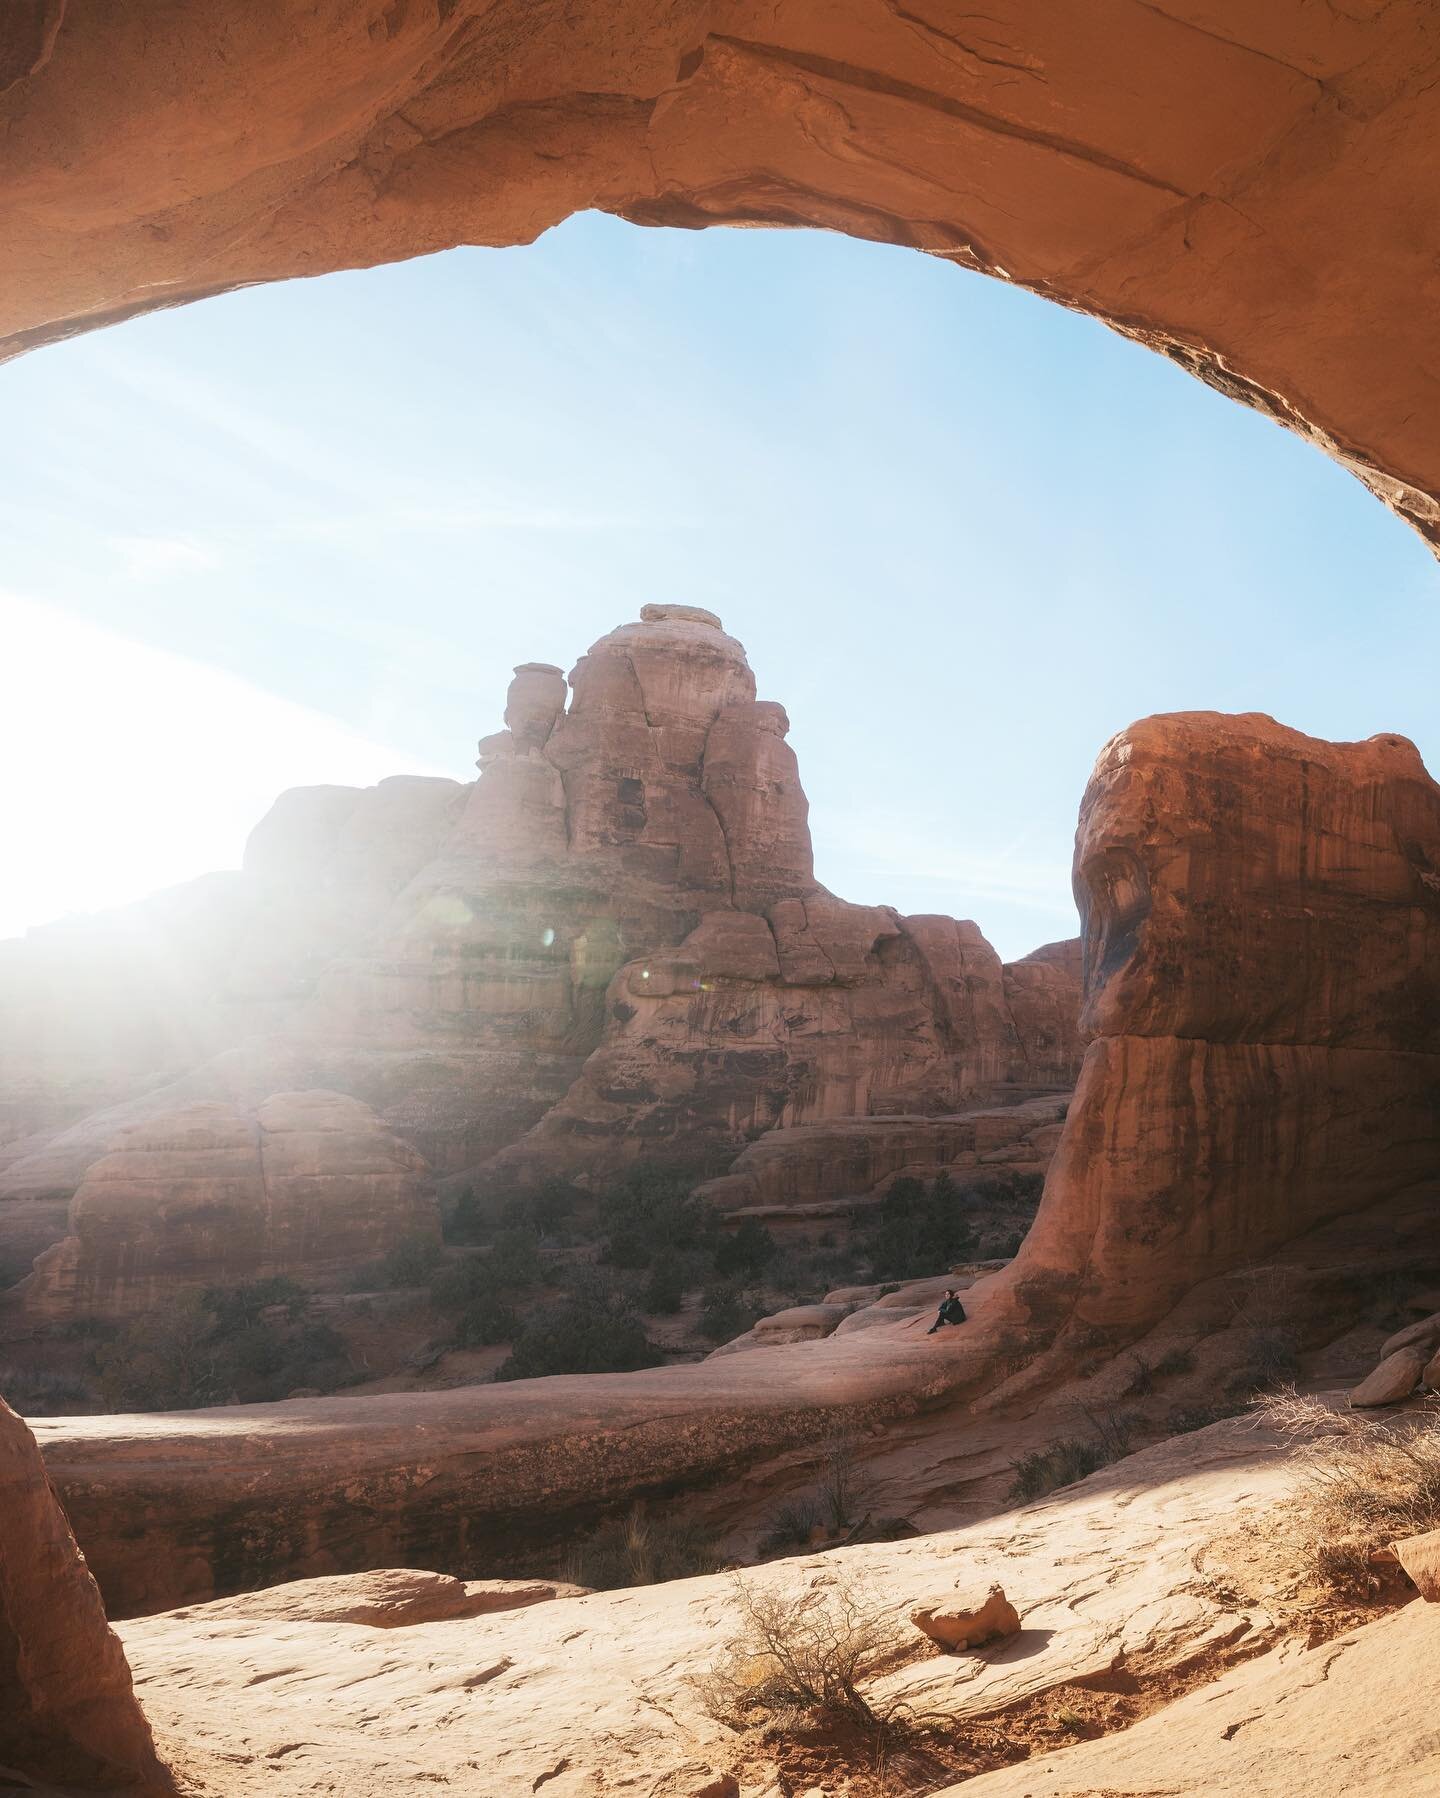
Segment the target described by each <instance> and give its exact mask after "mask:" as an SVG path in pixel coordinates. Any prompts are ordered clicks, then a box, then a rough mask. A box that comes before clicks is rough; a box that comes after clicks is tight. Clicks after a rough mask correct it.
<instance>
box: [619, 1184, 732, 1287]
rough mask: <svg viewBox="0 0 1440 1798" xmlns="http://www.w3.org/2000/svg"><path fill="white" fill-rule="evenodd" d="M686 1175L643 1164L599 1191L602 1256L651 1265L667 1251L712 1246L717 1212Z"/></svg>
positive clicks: (629, 1264)
mask: <svg viewBox="0 0 1440 1798" xmlns="http://www.w3.org/2000/svg"><path fill="white" fill-rule="evenodd" d="M692 1185H693V1182H692V1181H691V1179H690V1178H689V1177H688V1176H683V1175H679V1174H676V1173H672V1172H667V1171H665V1170H663V1169H659V1168H655V1167H652V1166H651V1165H650V1164H649V1163H648V1162H639V1163H637V1164H636V1166H634V1167H633V1168H631V1169H629V1170H628V1171H627V1173H626V1174H625V1176H624V1178H623V1179H621V1180H619V1181H617V1183H616V1184H615V1185H614V1186H612V1187H610V1188H609V1189H608V1190H607V1191H606V1192H604V1193H602V1194H601V1195H600V1202H599V1217H600V1229H601V1232H602V1241H601V1245H600V1259H601V1260H602V1261H603V1262H606V1263H608V1264H609V1265H610V1266H612V1267H628V1268H642V1267H649V1265H650V1263H651V1261H652V1260H653V1259H654V1258H655V1256H656V1255H657V1254H658V1253H659V1252H660V1251H661V1250H663V1249H674V1250H676V1251H678V1252H680V1253H682V1254H683V1253H687V1252H693V1251H697V1250H698V1251H702V1252H703V1253H705V1254H706V1255H708V1254H710V1253H712V1252H713V1250H714V1246H715V1243H716V1240H717V1225H716V1220H715V1215H714V1213H713V1212H712V1211H711V1209H710V1207H709V1206H708V1205H704V1204H702V1203H701V1202H700V1200H699V1199H697V1198H696V1197H695V1196H694V1194H693V1192H692V1191H691V1187H692Z"/></svg>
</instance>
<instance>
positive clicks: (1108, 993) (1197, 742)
mask: <svg viewBox="0 0 1440 1798" xmlns="http://www.w3.org/2000/svg"><path fill="white" fill-rule="evenodd" d="M1075 891H1076V897H1077V900H1078V902H1079V905H1080V908H1081V914H1082V918H1083V921H1084V925H1085V930H1084V945H1085V964H1086V978H1087V984H1086V1003H1085V1010H1084V1013H1083V1015H1082V1019H1081V1023H1082V1027H1083V1028H1084V1029H1085V1030H1086V1031H1088V1032H1089V1033H1090V1034H1091V1035H1092V1036H1093V1039H1094V1040H1093V1041H1092V1042H1091V1044H1090V1047H1089V1048H1088V1049H1087V1051H1086V1054H1085V1061H1084V1066H1083V1068H1082V1071H1081V1076H1080V1083H1079V1086H1078V1088H1077V1090H1076V1094H1075V1098H1074V1100H1073V1102H1072V1103H1071V1105H1070V1109H1069V1114H1068V1118H1067V1121H1066V1125H1065V1131H1064V1135H1063V1137H1062V1139H1061V1143H1060V1147H1059V1149H1058V1151H1057V1153H1056V1157H1055V1160H1054V1162H1053V1163H1052V1165H1051V1168H1050V1173H1049V1177H1048V1179H1047V1183H1046V1188H1045V1197H1044V1200H1043V1201H1042V1204H1041V1208H1040V1213H1039V1215H1038V1217H1037V1218H1036V1221H1035V1225H1034V1228H1033V1229H1032V1230H1031V1232H1030V1234H1029V1236H1028V1238H1027V1239H1026V1242H1025V1244H1024V1247H1023V1248H1022V1250H1021V1252H1020V1256H1019V1258H1018V1259H1017V1261H1016V1263H1015V1264H1014V1267H1013V1269H1012V1270H1011V1271H1010V1272H1009V1273H1008V1274H1007V1275H1005V1276H1002V1280H1003V1282H1004V1286H1005V1290H1006V1292H1007V1294H1008V1300H1007V1302H1013V1303H1014V1304H1015V1305H1016V1307H1017V1310H1019V1311H1020V1312H1022V1313H1023V1314H1025V1315H1027V1316H1029V1317H1030V1318H1031V1319H1032V1320H1034V1321H1039V1320H1041V1319H1043V1318H1047V1317H1050V1316H1054V1315H1058V1312H1054V1311H1052V1310H1051V1307H1052V1306H1058V1307H1061V1308H1063V1310H1064V1311H1065V1312H1067V1313H1069V1315H1070V1316H1071V1319H1072V1323H1073V1325H1074V1326H1075V1327H1077V1328H1092V1329H1093V1328H1097V1327H1100V1328H1117V1329H1122V1330H1123V1329H1133V1328H1135V1327H1136V1326H1139V1325H1142V1324H1145V1323H1148V1322H1151V1321H1153V1320H1154V1319H1155V1318H1157V1317H1158V1316H1159V1315H1161V1314H1162V1313H1163V1312H1164V1311H1165V1310H1166V1309H1168V1308H1169V1306H1170V1305H1172V1304H1173V1303H1174V1301H1175V1300H1176V1299H1177V1298H1178V1297H1179V1296H1180V1294H1181V1293H1182V1292H1184V1291H1185V1290H1187V1289H1188V1288H1189V1287H1190V1286H1192V1285H1194V1284H1195V1283H1196V1281H1197V1280H1199V1279H1202V1278H1205V1277H1206V1276H1208V1275H1210V1274H1212V1273H1215V1272H1217V1271H1219V1270H1220V1269H1222V1268H1224V1267H1235V1266H1239V1265H1242V1264H1244V1263H1245V1262H1247V1261H1250V1260H1254V1259H1256V1258H1259V1257H1263V1256H1264V1255H1266V1254H1267V1253H1269V1252H1270V1251H1271V1250H1272V1249H1274V1248H1275V1246H1276V1245H1278V1244H1279V1243H1282V1242H1284V1241H1285V1240H1287V1239H1288V1238H1292V1237H1295V1236H1297V1235H1299V1234H1300V1233H1301V1232H1303V1231H1305V1230H1306V1229H1310V1228H1313V1227H1315V1226H1317V1225H1320V1224H1322V1223H1323V1222H1324V1221H1325V1220H1327V1219H1329V1218H1334V1217H1338V1216H1341V1215H1344V1214H1346V1213H1359V1212H1362V1211H1364V1210H1365V1209H1366V1208H1367V1207H1368V1206H1374V1205H1377V1204H1380V1203H1383V1202H1389V1201H1391V1200H1394V1199H1396V1198H1397V1197H1398V1196H1399V1195H1401V1194H1403V1193H1404V1192H1405V1190H1406V1189H1407V1188H1410V1187H1413V1186H1415V1185H1416V1184H1417V1183H1418V1182H1421V1181H1424V1180H1427V1179H1430V1178H1433V1177H1434V1174H1435V1170H1436V1165H1437V1163H1436V1144H1437V1142H1440V1003H1437V997H1440V787H1437V786H1436V784H1435V783H1434V781H1432V780H1431V779H1430V777H1429V775H1428V774H1427V773H1426V771H1425V768H1424V766H1423V764H1422V762H1421V760H1420V757H1419V755H1418V753H1417V752H1416V750H1415V748H1414V745H1413V744H1411V743H1409V742H1407V741H1406V740H1405V739H1404V738H1402V737H1395V736H1380V737H1374V738H1371V739H1370V740H1369V741H1368V742H1364V743H1324V742H1320V741H1318V740H1317V739H1315V738H1313V737H1306V736H1302V735H1301V734H1300V733H1299V732H1298V731H1291V730H1286V729H1285V728H1283V727H1282V726H1280V725H1278V724H1276V723H1275V722H1274V721H1273V720H1272V719H1269V718H1265V717H1262V716H1259V715H1256V714H1249V715H1246V716H1243V717H1225V716H1221V715H1219V714H1216V713H1204V712H1202V713H1184V714H1179V715H1176V716H1172V717H1161V718H1151V719H1147V720H1145V721H1144V722H1142V723H1140V724H1136V725H1133V726H1132V727H1131V728H1130V729H1129V730H1126V731H1122V732H1121V733H1120V735H1119V736H1117V737H1115V738H1114V739H1113V740H1112V741H1111V742H1110V743H1109V744H1107V745H1106V747H1105V748H1104V749H1103V750H1102V751H1101V754H1100V758H1099V760H1098V761H1097V763H1096V765H1095V771H1094V773H1093V775H1092V776H1091V780H1090V785H1089V787H1088V789H1087V791H1086V794H1085V799H1084V802H1083V804H1082V807H1081V815H1080V827H1079V831H1078V833H1077V837H1076V852H1075ZM1417 1372H1418V1369H1417ZM1412 1384H1413V1382H1412Z"/></svg>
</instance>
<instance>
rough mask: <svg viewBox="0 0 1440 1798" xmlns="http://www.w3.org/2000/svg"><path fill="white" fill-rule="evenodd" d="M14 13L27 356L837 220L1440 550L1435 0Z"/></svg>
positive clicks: (21, 312)
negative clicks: (346, 293)
mask: <svg viewBox="0 0 1440 1798" xmlns="http://www.w3.org/2000/svg"><path fill="white" fill-rule="evenodd" d="M10 11H11V13H13V14H14V15H15V16H16V20H17V22H16V23H15V24H14V25H12V26H9V27H7V29H6V31H5V34H4V36H3V37H0V145H3V153H0V240H3V241H4V243H5V244H6V246H7V277H8V278H7V281H6V287H5V293H4V295H3V296H0V354H6V353H8V354H16V353H19V352H20V351H22V350H24V349H27V348H29V347H31V346H33V345H35V344H37V343H45V342H50V341H53V340H55V339H58V338H62V337H65V336H68V335H70V334H71V333H73V332H75V331H77V330H81V329H84V328H86V327H87V326H94V325H100V324H107V323H110V322H113V321H114V320H116V319H121V318H125V317H127V316H129V315H130V314H132V313H135V312H139V311H144V310H146V309H148V308H151V307H155V306H166V305H175V304H177V303H178V302H180V301H183V300H187V299H195V298H199V297H202V296H204V295H206V294H211V293H215V292H217V291H222V290H224V289H226V288H229V287H234V286H238V285H241V284H245V283H249V282H255V281H264V280H277V279H283V278H286V277H289V276H294V275H316V274H322V273H324V272H325V271H326V270H328V269H334V268H342V267H363V266H368V265H370V264H373V263H377V262H386V261H393V260H397V259H401V258H405V257H410V256H416V255H419V254H422V253H424V252H427V251H432V250H440V249H446V248H449V247H450V246H451V245H453V244H456V243H470V244H519V243H529V242H531V241H533V239H534V238H535V237H536V236H538V235H539V233H540V232H542V231H543V230H545V229H546V228H547V227H549V226H551V225H553V224H556V223H558V222H559V221H560V220H561V219H563V218H565V217H566V216H567V215H569V214H570V213H572V212H577V211H582V210H585V209H586V208H599V209H602V210H606V211H610V212H613V213H618V214H620V215H621V216H623V217H626V218H629V219H632V220H634V221H636V222H638V223H642V224H660V225H680V226H686V227H692V228H693V227H695V226H698V225H707V224H723V223H732V224H757V223H758V224H766V225H811V226H820V227H824V228H828V229H831V230H838V231H846V232H850V233H851V234H853V235H855V236H858V237H864V238H871V239H877V240H883V241H887V242H891V243H899V244H905V245H909V246H913V247H915V248H918V249H921V250H924V251H926V252H927V253H929V254H932V255H937V256H940V257H944V258H946V259H948V260H950V261H953V262H955V263H957V264H959V265H960V266H962V267H965V268H970V269H979V270H982V271H984V272H986V273H989V274H993V275H995V276H998V277H999V278H1001V279H1004V280H1009V281H1014V282H1018V283H1020V284H1022V285H1024V286H1026V287H1028V288H1030V289H1032V290H1033V291H1035V292H1037V293H1041V294H1045V295H1049V296H1052V297H1054V298H1056V299H1058V300H1060V301H1062V302H1063V303H1064V304H1066V305H1068V306H1073V307H1075V308H1077V309H1079V310H1082V311H1085V312H1088V313H1090V314H1092V315H1093V316H1095V317H1098V318H1101V319H1103V320H1105V321H1107V322H1108V323H1110V324H1112V325H1113V326H1114V327H1115V328H1116V329H1118V330H1121V331H1123V332H1125V333H1127V334H1128V335H1130V336H1132V337H1135V338H1137V339H1138V340H1139V341H1141V342H1143V343H1146V344H1148V345H1150V346H1151V347H1153V348H1155V349H1157V350H1159V351H1160V352H1161V353H1163V354H1165V355H1167V356H1169V357H1170V358H1172V359H1173V360H1174V361H1175V362H1176V363H1178V364H1179V366H1181V367H1182V368H1185V369H1188V370H1189V371H1190V372H1192V373H1194V374H1195V375H1197V376H1199V377H1200V378H1201V379H1202V380H1206V381H1208V382H1210V383H1212V384H1213V385H1214V386H1216V387H1217V388H1219V389H1220V390H1221V391H1222V392H1224V393H1227V394H1229V395H1231V396H1233V397H1234V398H1237V399H1240V400H1243V401H1245V402H1247V403H1249V404H1251V405H1254V406H1257V407H1259V408H1261V409H1262V410H1264V411H1265V412H1266V413H1267V414H1268V415H1269V416H1270V417H1272V418H1275V419H1277V420H1278V421H1279V422H1281V423H1283V424H1286V425H1288V426H1290V427H1292V428H1294V429H1296V430H1299V431H1301V432H1302V433H1304V434H1305V435H1307V436H1309V437H1310V438H1312V439H1313V440H1315V441H1317V442H1319V443H1321V444H1323V445H1324V446H1325V447H1326V448H1327V449H1329V450H1330V451H1331V452H1332V453H1333V454H1335V455H1336V456H1338V457H1339V458H1341V459H1342V460H1343V461H1344V462H1345V463H1346V464H1347V465H1348V466H1350V467H1351V468H1353V469H1354V470H1355V471H1356V472H1357V473H1358V474H1360V476H1361V477H1362V478H1363V479H1365V480H1367V481H1368V482H1369V483H1370V484H1371V485H1372V486H1373V487H1374V489H1375V490H1376V491H1377V492H1378V493H1379V494H1381V496H1382V497H1383V498H1385V499H1386V501H1387V502H1388V503H1390V504H1392V505H1393V506H1395V507H1396V509H1397V510H1398V511H1399V512H1400V513H1401V514H1402V515H1403V516H1404V517H1406V518H1408V519H1409V520H1410V521H1411V522H1412V523H1413V524H1415V525H1416V526H1417V528H1419V529H1420V530H1421V531H1423V532H1424V533H1425V534H1426V535H1427V537H1429V539H1430V540H1431V541H1432V542H1434V541H1440V432H1437V430H1436V426H1435V419H1436V418H1437V416H1440V404H1437V401H1440V391H1437V387H1440V376H1437V374H1436V372H1435V371H1436V370H1437V369H1440V357H1437V355H1436V331H1437V326H1436V320H1435V311H1434V308H1433V307H1431V306H1428V305H1426V304H1423V303H1419V304H1417V302H1416V296H1417V295H1423V294H1426V293H1428V291H1429V284H1430V282H1431V280H1432V279H1433V273H1434V267H1435V262H1436V258H1437V254H1440V213H1437V209H1436V208H1435V206H1434V204H1433V198H1434V167H1433V162H1432V157H1431V150H1430V146H1431V145H1432V144H1433V143H1434V142H1435V140H1436V136H1437V127H1440V85H1437V83H1436V81H1435V78H1434V77H1435V72H1436V65H1437V61H1440V21H1437V18H1436V15H1435V10H1434V8H1433V6H1431V5H1429V4H1427V3H1426V0H1385V3H1383V4H1382V3H1381V0H1354V3H1353V4H1348V5H1343V6H1342V5H1333V6H1332V5H1326V6H1319V5H1295V4H1286V5H1272V6H1256V5H1255V4H1254V3H1253V0H1205V3H1204V4H1203V5H1202V4H1200V0H1168V3H1167V4H1164V5H1161V4H1156V3H1155V0H1104V3H1103V4H1102V0H1089V4H1087V5H1084V6H1081V7H1078V8H1077V7H1057V6H1055V5H1053V4H1049V3H1048V0H998V4H997V5H995V6H993V7H990V8H988V9H987V10H986V11H985V12H984V13H983V14H973V15H972V14H964V15H958V16H957V15H955V14H954V12H953V10H952V9H950V8H944V7H938V6H934V5H932V6H929V7H925V6H900V5H885V6H877V5H874V4H871V3H870V0H780V3H779V4H767V5H757V4H756V3H755V0H692V3H690V4H686V5H683V6H668V7H667V6H655V5H653V4H640V3H639V0H630V3H628V4H623V5H616V4H615V3H614V0H604V3H603V4H602V3H600V0H579V3H577V4H572V5H569V6H566V7H560V8H555V7H546V6H536V5H534V4H533V0H492V3H491V4H488V5H484V6H481V5H479V4H477V3H476V0H455V3H454V4H451V3H450V0H445V3H444V4H440V5H435V6H397V5H396V4H395V0H304V4H301V0H193V3H192V4H191V5H189V6H187V7H186V8H185V9H184V16H183V19H181V20H179V21H177V19H176V17H175V8H174V7H173V5H169V4H166V0H131V4H129V5H127V6H125V7H123V8H116V7H109V8H94V7H79V6H76V5H71V6H69V7H65V6H63V5H62V4H61V3H60V0H34V3H33V4H30V5H26V6H20V7H12V8H11V9H10ZM162 39H163V41H164V42H165V43H166V45H167V52H166V55H165V56H164V57H163V58H159V59H157V58H155V56H154V54H153V47H154V44H155V43H156V42H157V41H160V40H162ZM1217 96H1218V98H1217Z"/></svg>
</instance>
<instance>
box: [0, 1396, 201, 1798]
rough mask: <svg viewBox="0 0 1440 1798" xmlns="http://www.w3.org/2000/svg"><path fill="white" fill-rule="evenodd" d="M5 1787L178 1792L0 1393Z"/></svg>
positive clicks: (79, 1558)
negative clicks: (16, 1782)
mask: <svg viewBox="0 0 1440 1798" xmlns="http://www.w3.org/2000/svg"><path fill="white" fill-rule="evenodd" d="M0 1519H3V1527H0V1782H3V1783H5V1784H7V1785H8V1784H9V1781H10V1780H11V1779H12V1778H16V1777H17V1776H18V1778H19V1780H20V1782H21V1783H22V1784H23V1785H24V1786H25V1788H26V1789H27V1790H28V1789H29V1788H30V1787H31V1786H32V1785H34V1786H37V1787H41V1786H43V1787H44V1788H45V1789H46V1790H49V1789H52V1788H55V1787H62V1786H63V1787H64V1788H65V1790H66V1791H74V1790H77V1789H81V1790H85V1791H94V1790H97V1789H101V1788H103V1789H104V1790H106V1791H111V1792H113V1791H117V1790H118V1791H125V1792H134V1793H139V1792H147V1793H161V1792H169V1791H172V1790H173V1789H174V1788H173V1786H172V1785H171V1783H170V1780H169V1778H168V1776H167V1775H166V1773H165V1771H164V1769H163V1768H162V1767H161V1765H160V1763H159V1761H158V1760H157V1759H156V1755H155V1744H154V1741H153V1740H152V1738H151V1735H150V1726H149V1724H148V1723H147V1722H146V1721H145V1718H144V1715H143V1714H142V1712H141V1710H140V1706H139V1704H138V1703H137V1701H136V1698H135V1693H134V1690H133V1688H132V1685H131V1681H130V1669H129V1667H128V1666H127V1665H126V1662H125V1651H124V1649H123V1648H121V1646H120V1643H119V1641H118V1640H117V1638H116V1637H115V1636H114V1634H113V1633H112V1632H111V1630H110V1628H109V1626H108V1625H107V1624H106V1621H105V1610H104V1606H103V1605H102V1604H101V1602H100V1592H99V1589H98V1588H97V1586H96V1584H95V1581H94V1580H93V1579H92V1578H91V1577H90V1571H89V1569H88V1568H87V1567H86V1565H85V1558H84V1556H83V1555H82V1554H81V1553H80V1550H79V1549H78V1548H77V1547H76V1546H75V1538H74V1537H73V1536H72V1535H71V1534H70V1527H69V1525H68V1524H67V1523H66V1521H65V1514H64V1512H63V1511H62V1510H61V1509H60V1505H59V1502H58V1501H57V1499H56V1497H55V1494H54V1491H53V1490H52V1489H51V1485H50V1481H49V1479H48V1478H47V1477H46V1474H45V1467H44V1463H43V1462H42V1461H41V1459H40V1450H39V1449H38V1448H37V1447H36V1444H35V1438H34V1437H33V1436H32V1435H31V1433H30V1431H29V1430H28V1429H27V1428H26V1427H25V1425H24V1423H23V1422H22V1421H21V1419H20V1418H18V1417H17V1416H16V1415H15V1413H14V1412H13V1411H12V1410H11V1409H10V1407H9V1406H8V1405H7V1404H5V1402H4V1401H3V1400H0Z"/></svg>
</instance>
